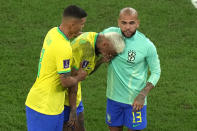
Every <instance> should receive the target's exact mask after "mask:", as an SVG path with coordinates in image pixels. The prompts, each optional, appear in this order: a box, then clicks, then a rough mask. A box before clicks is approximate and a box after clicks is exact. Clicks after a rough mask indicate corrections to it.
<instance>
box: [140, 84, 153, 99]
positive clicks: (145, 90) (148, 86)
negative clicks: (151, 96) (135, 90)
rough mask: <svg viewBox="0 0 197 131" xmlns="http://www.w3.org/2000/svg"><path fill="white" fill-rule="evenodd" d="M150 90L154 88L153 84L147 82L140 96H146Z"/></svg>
mask: <svg viewBox="0 0 197 131" xmlns="http://www.w3.org/2000/svg"><path fill="white" fill-rule="evenodd" d="M152 88H154V86H153V84H152V83H149V82H148V83H147V84H146V87H145V88H144V89H143V90H142V91H141V92H140V94H141V95H144V96H147V95H148V93H149V92H150V90H151V89H152Z"/></svg>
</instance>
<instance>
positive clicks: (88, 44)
mask: <svg viewBox="0 0 197 131" xmlns="http://www.w3.org/2000/svg"><path fill="white" fill-rule="evenodd" d="M71 46H72V49H73V67H74V69H75V71H77V70H78V69H79V67H80V62H81V61H83V63H82V67H83V68H84V69H85V70H86V71H87V72H88V74H91V73H92V72H93V71H94V70H95V68H98V66H99V65H100V64H101V63H103V62H108V61H110V60H111V59H112V58H113V57H114V56H116V55H117V54H118V53H121V52H122V51H123V49H124V47H125V44H124V40H123V37H122V36H121V35H120V34H118V33H115V32H112V33H106V34H104V35H102V34H98V33H96V32H86V33H83V34H82V35H80V36H78V37H77V38H76V39H75V40H74V41H73V42H72V43H71ZM100 54H101V57H99V55H100ZM66 97H67V98H66V101H65V110H64V112H65V116H64V121H65V126H64V131H67V130H68V126H71V127H72V126H75V124H76V122H77V123H78V128H76V126H75V131H84V130H85V128H84V118H83V110H84V107H83V104H82V99H81V82H79V84H78V87H77V86H76V87H75V88H70V89H69V90H68V94H67V92H66ZM68 98H69V101H68ZM76 98H77V99H76ZM76 105H77V108H76ZM68 112H70V116H69V115H68ZM76 116H78V119H76V118H77V117H76ZM68 120H69V122H68ZM67 122H68V123H67Z"/></svg>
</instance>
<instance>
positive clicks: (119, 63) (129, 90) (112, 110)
mask: <svg viewBox="0 0 197 131" xmlns="http://www.w3.org/2000/svg"><path fill="white" fill-rule="evenodd" d="M118 26H119V27H110V28H108V29H105V30H104V31H103V33H104V34H105V33H108V32H117V33H119V34H121V35H123V36H124V38H125V45H126V47H125V49H124V52H123V53H121V54H119V55H118V56H116V57H115V58H114V59H112V61H111V62H110V64H109V66H108V76H107V92H106V94H107V109H106V123H107V124H108V126H109V129H110V131H122V130H123V126H126V127H127V128H128V131H137V130H138V131H139V130H142V129H144V128H146V126H147V119H146V108H147V107H146V105H147V99H146V98H147V95H148V93H149V91H150V90H151V89H152V88H154V87H155V85H156V83H157V82H158V80H159V77H160V72H161V70H160V61H159V58H158V55H157V51H156V48H155V46H154V44H153V43H152V42H151V41H150V40H149V39H148V38H147V37H145V36H144V35H143V34H142V33H140V32H139V31H138V30H137V28H138V27H139V20H138V13H137V11H136V10H135V9H133V8H129V7H128V8H124V9H122V10H121V11H120V14H119V19H118ZM148 68H149V69H150V72H151V74H150V77H149V78H148V74H147V73H148ZM147 78H148V79H147Z"/></svg>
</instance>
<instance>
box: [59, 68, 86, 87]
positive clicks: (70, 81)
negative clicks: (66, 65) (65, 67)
mask: <svg viewBox="0 0 197 131" xmlns="http://www.w3.org/2000/svg"><path fill="white" fill-rule="evenodd" d="M86 76H87V72H86V71H84V70H83V69H82V68H80V69H79V70H78V71H77V75H76V76H71V73H64V74H61V75H60V80H61V84H62V86H63V87H65V88H69V87H73V86H75V85H76V84H77V83H78V82H79V81H82V80H84V79H85V77H86Z"/></svg>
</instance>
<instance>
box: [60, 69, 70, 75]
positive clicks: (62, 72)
mask: <svg viewBox="0 0 197 131" xmlns="http://www.w3.org/2000/svg"><path fill="white" fill-rule="evenodd" d="M68 72H71V70H68V71H59V72H58V74H65V73H68Z"/></svg>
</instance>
